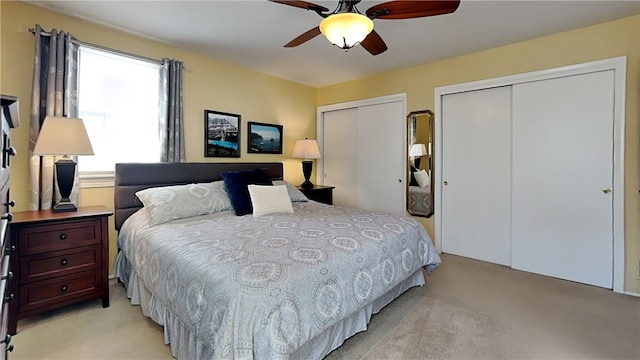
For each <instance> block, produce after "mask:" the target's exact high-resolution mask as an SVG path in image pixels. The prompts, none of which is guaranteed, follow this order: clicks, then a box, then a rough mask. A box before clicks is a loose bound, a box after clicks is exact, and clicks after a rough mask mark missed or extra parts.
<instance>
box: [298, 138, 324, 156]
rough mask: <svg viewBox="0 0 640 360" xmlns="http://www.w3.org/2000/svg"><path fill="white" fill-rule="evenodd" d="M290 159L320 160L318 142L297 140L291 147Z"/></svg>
mask: <svg viewBox="0 0 640 360" xmlns="http://www.w3.org/2000/svg"><path fill="white" fill-rule="evenodd" d="M291 157H292V158H296V159H305V160H307V159H320V149H319V148H318V142H317V141H315V140H309V139H304V140H297V141H296V144H295V145H294V146H293V152H292V153H291Z"/></svg>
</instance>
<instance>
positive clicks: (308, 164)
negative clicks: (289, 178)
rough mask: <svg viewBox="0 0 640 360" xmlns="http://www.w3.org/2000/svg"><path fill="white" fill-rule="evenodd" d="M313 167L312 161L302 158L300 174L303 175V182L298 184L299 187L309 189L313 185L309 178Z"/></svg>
mask: <svg viewBox="0 0 640 360" xmlns="http://www.w3.org/2000/svg"><path fill="white" fill-rule="evenodd" d="M312 169H313V161H310V160H304V161H303V162H302V174H303V175H304V182H303V183H302V184H300V187H301V188H303V189H311V188H312V187H313V183H312V182H311V181H310V180H309V178H310V177H311V170H312Z"/></svg>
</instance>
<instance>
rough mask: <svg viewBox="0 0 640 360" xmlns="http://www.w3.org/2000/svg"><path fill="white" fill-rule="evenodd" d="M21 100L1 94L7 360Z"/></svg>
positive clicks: (3, 348) (0, 332) (0, 233)
mask: <svg viewBox="0 0 640 360" xmlns="http://www.w3.org/2000/svg"><path fill="white" fill-rule="evenodd" d="M18 106H19V103H18V99H17V98H16V97H15V96H9V95H0V113H2V122H0V142H1V144H0V147H1V148H2V155H0V157H1V158H2V159H0V219H1V220H0V251H1V252H2V257H1V259H0V279H1V280H0V295H1V296H2V307H1V308H0V319H1V320H0V321H1V325H0V358H1V359H6V358H7V353H8V352H10V351H11V350H13V345H11V335H9V334H8V333H9V331H8V330H9V329H8V316H9V312H10V307H11V306H15V302H13V300H12V299H13V293H12V292H11V283H12V282H13V281H15V280H13V273H12V272H11V271H10V267H11V266H10V260H11V251H12V249H13V248H14V247H13V246H12V244H11V239H10V237H9V223H10V222H11V221H12V219H13V215H12V214H11V212H10V210H11V207H13V206H14V205H15V203H14V202H13V201H12V200H11V198H10V194H9V187H10V181H9V180H10V179H9V178H10V177H9V172H10V171H9V170H10V165H11V159H12V158H13V156H15V155H16V150H15V148H14V147H13V146H11V129H13V128H15V127H18V126H19V125H20V116H19V113H18Z"/></svg>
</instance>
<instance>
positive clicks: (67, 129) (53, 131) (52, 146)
mask: <svg viewBox="0 0 640 360" xmlns="http://www.w3.org/2000/svg"><path fill="white" fill-rule="evenodd" d="M33 154H34V155H93V148H92V147H91V142H90V141H89V135H87V129H86V128H85V127H84V122H83V121H82V119H75V118H65V117H58V116H47V117H46V118H45V119H44V122H43V123H42V128H41V129H40V134H39V135H38V140H37V141H36V145H35V147H34V148H33Z"/></svg>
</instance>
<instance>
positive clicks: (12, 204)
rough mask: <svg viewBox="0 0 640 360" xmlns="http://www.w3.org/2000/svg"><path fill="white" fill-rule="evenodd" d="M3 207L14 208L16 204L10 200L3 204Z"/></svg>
mask: <svg viewBox="0 0 640 360" xmlns="http://www.w3.org/2000/svg"><path fill="white" fill-rule="evenodd" d="M4 205H5V206H8V207H14V206H16V202H15V201H13V200H11V201H9V202H6V203H4Z"/></svg>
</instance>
